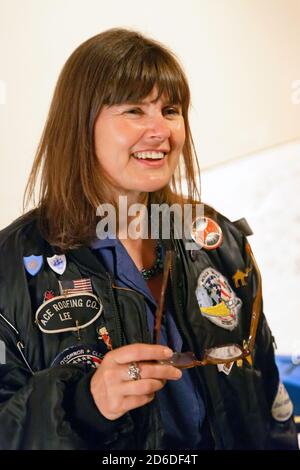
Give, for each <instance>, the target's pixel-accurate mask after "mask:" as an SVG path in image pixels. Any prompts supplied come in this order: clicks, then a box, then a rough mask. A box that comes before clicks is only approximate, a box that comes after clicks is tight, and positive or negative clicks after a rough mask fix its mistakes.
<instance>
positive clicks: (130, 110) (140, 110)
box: [125, 108, 143, 115]
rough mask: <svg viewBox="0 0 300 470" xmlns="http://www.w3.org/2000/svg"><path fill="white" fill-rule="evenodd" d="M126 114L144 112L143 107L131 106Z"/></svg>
mask: <svg viewBox="0 0 300 470" xmlns="http://www.w3.org/2000/svg"><path fill="white" fill-rule="evenodd" d="M125 113H126V114H133V115H134V114H143V111H142V109H141V108H130V109H126V111H125Z"/></svg>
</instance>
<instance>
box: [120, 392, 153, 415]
mask: <svg viewBox="0 0 300 470" xmlns="http://www.w3.org/2000/svg"><path fill="white" fill-rule="evenodd" d="M154 397H155V394H154V393H152V394H150V395H143V396H141V397H139V396H129V397H125V398H124V401H123V410H124V413H126V412H127V411H130V410H134V409H135V408H139V407H140V406H144V405H147V403H150V402H151V401H152V400H153V399H154Z"/></svg>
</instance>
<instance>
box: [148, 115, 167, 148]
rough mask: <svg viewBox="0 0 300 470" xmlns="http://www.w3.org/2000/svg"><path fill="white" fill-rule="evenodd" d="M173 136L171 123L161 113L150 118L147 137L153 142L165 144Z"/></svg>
mask: <svg viewBox="0 0 300 470" xmlns="http://www.w3.org/2000/svg"><path fill="white" fill-rule="evenodd" d="M170 135H171V128H170V123H169V121H168V120H167V119H166V118H165V117H164V116H163V115H162V114H160V113H158V114H156V115H155V116H152V117H151V118H149V121H148V123H147V129H146V132H145V137H146V138H148V139H149V140H150V141H151V142H153V141H157V142H163V141H165V140H167V139H169V137H170Z"/></svg>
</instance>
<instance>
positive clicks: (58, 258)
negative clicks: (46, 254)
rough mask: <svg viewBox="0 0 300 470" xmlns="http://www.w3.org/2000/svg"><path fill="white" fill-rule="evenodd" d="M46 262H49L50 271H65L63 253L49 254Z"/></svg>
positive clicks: (65, 264)
mask: <svg viewBox="0 0 300 470" xmlns="http://www.w3.org/2000/svg"><path fill="white" fill-rule="evenodd" d="M47 263H48V264H49V266H50V268H51V269H52V271H54V272H56V273H57V274H60V275H62V274H63V273H64V272H65V270H66V267H67V260H66V256H65V255H54V256H51V258H47Z"/></svg>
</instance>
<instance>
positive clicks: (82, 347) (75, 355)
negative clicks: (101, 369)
mask: <svg viewBox="0 0 300 470" xmlns="http://www.w3.org/2000/svg"><path fill="white" fill-rule="evenodd" d="M106 353H107V348H106V347H103V346H102V347H101V345H100V344H99V345H98V344H92V345H91V344H76V345H75V346H71V347H70V348H67V349H64V351H62V352H60V353H59V354H58V355H57V356H56V357H55V359H54V360H53V361H52V364H51V367H53V366H58V365H66V364H79V365H82V366H84V367H86V368H87V369H90V368H96V367H98V366H99V365H100V364H101V362H102V360H103V357H104V356H105V354H106Z"/></svg>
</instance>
